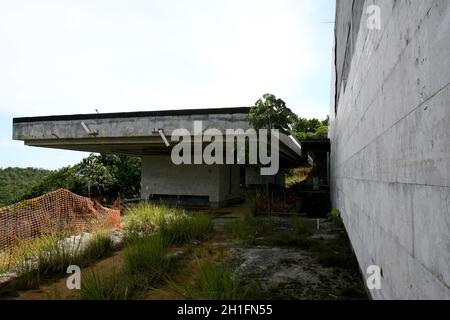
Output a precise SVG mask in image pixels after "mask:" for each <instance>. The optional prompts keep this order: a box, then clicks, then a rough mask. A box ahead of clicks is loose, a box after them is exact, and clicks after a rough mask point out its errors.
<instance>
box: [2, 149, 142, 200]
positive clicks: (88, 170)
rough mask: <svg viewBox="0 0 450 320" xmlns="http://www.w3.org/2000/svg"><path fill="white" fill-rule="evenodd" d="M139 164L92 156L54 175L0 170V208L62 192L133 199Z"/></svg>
mask: <svg viewBox="0 0 450 320" xmlns="http://www.w3.org/2000/svg"><path fill="white" fill-rule="evenodd" d="M140 179H141V160H140V158H138V157H128V156H122V155H102V154H100V155H95V154H91V155H90V156H89V157H87V158H85V159H83V160H82V161H81V162H80V163H78V164H76V165H73V166H69V167H64V168H61V169H59V170H55V171H48V170H42V169H34V168H27V169H21V168H7V169H0V184H1V185H0V206H5V205H9V204H12V203H15V202H17V201H21V200H25V199H30V198H34V197H38V196H41V195H43V194H45V193H48V192H50V191H53V190H56V189H60V188H64V189H68V190H70V191H72V192H74V193H76V194H79V195H83V196H92V197H100V196H101V197H103V198H105V199H106V200H107V201H108V202H110V201H112V200H114V198H116V197H117V196H119V195H120V196H121V197H122V198H135V197H138V196H139V193H140Z"/></svg>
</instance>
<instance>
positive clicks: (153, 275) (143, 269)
mask: <svg viewBox="0 0 450 320" xmlns="http://www.w3.org/2000/svg"><path fill="white" fill-rule="evenodd" d="M171 266H172V261H171V260H170V259H169V258H168V248H167V246H166V245H165V243H164V240H163V238H162V237H161V235H159V234H154V235H146V236H144V237H140V238H135V239H133V240H131V241H130V243H129V244H128V246H127V247H126V248H125V271H126V274H128V275H129V276H130V277H133V278H135V279H137V280H138V282H140V283H141V284H142V285H153V284H155V283H157V282H160V281H162V280H163V279H165V278H166V275H167V274H168V272H169V271H170V268H171Z"/></svg>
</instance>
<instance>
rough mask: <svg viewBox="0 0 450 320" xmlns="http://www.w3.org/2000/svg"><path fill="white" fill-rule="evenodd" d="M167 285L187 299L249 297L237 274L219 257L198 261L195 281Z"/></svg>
mask: <svg viewBox="0 0 450 320" xmlns="http://www.w3.org/2000/svg"><path fill="white" fill-rule="evenodd" d="M169 287H171V288H172V290H174V291H175V292H177V293H178V294H179V295H180V296H182V297H183V299H187V300H243V299H250V298H251V295H250V290H246V289H244V288H243V287H242V286H241V281H240V279H239V274H238V273H237V272H235V271H234V270H232V269H231V268H230V267H229V266H228V264H227V263H226V262H225V261H224V260H223V259H220V260H219V261H218V262H214V261H205V262H202V263H199V266H198V274H197V278H196V280H195V283H194V284H192V285H186V286H177V285H175V284H174V283H170V284H169Z"/></svg>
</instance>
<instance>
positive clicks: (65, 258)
mask: <svg viewBox="0 0 450 320" xmlns="http://www.w3.org/2000/svg"><path fill="white" fill-rule="evenodd" d="M111 251H112V245H111V239H110V237H109V235H108V234H107V233H105V232H99V233H96V234H94V235H93V237H92V238H91V239H90V240H89V242H88V243H87V244H86V247H85V248H84V249H83V248H81V241H78V242H77V243H75V241H74V243H73V244H72V245H67V244H62V243H61V242H55V243H52V244H51V245H50V246H49V247H48V248H46V250H44V251H42V252H41V254H40V255H39V273H41V274H43V275H53V274H64V273H65V272H66V270H67V267H68V266H70V265H78V266H80V267H85V266H88V265H90V264H92V263H93V262H95V261H97V260H98V259H100V258H102V257H104V256H106V255H107V254H109V253H110V252H111Z"/></svg>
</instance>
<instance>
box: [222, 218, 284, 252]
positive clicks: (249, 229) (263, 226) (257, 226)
mask: <svg viewBox="0 0 450 320" xmlns="http://www.w3.org/2000/svg"><path fill="white" fill-rule="evenodd" d="M276 227H277V224H276V222H275V221H274V219H273V218H272V217H266V218H259V219H257V218H255V217H254V216H253V215H252V214H251V213H247V214H246V215H245V216H244V219H242V220H241V219H236V220H231V221H227V222H226V223H225V224H224V231H225V233H226V234H227V235H228V236H229V237H231V238H233V239H236V240H242V241H243V242H244V243H245V244H247V245H251V244H254V243H255V241H256V239H257V238H258V237H259V236H261V235H264V234H266V233H267V232H270V231H274V230H275V228H276Z"/></svg>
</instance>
